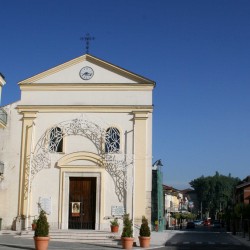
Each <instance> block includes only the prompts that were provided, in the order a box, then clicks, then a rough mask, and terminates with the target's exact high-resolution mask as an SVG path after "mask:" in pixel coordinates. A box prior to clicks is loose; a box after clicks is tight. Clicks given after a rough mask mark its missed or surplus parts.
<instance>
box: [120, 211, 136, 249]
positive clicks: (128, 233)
mask: <svg viewBox="0 0 250 250" xmlns="http://www.w3.org/2000/svg"><path fill="white" fill-rule="evenodd" d="M121 239H122V248H123V249H131V248H132V247H133V243H134V238H133V224H132V220H131V219H130V218H129V214H124V216H123V230H122V236H121Z"/></svg>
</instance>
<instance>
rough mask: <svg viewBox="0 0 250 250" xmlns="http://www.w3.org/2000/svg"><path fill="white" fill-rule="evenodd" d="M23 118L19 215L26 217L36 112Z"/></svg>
mask: <svg viewBox="0 0 250 250" xmlns="http://www.w3.org/2000/svg"><path fill="white" fill-rule="evenodd" d="M22 114H23V118H22V135H21V136H22V138H21V155H20V179H19V198H18V215H19V216H20V215H26V213H27V206H28V199H27V197H28V186H29V175H30V157H31V150H32V148H31V146H32V133H33V129H34V126H33V123H34V119H35V118H36V112H23V113H22Z"/></svg>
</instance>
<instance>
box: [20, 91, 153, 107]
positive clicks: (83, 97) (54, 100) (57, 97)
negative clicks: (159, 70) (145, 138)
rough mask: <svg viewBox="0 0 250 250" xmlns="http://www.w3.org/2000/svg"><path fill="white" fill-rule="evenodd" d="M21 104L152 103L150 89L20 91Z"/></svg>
mask: <svg viewBox="0 0 250 250" xmlns="http://www.w3.org/2000/svg"><path fill="white" fill-rule="evenodd" d="M21 97H22V101H21V104H22V105H152V93H151V91H104V92H103V91H50V92H49V91H22V94H21Z"/></svg>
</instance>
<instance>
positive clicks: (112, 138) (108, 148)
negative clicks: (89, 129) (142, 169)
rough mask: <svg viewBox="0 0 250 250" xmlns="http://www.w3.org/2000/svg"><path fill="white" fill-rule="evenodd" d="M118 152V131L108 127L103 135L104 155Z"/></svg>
mask: <svg viewBox="0 0 250 250" xmlns="http://www.w3.org/2000/svg"><path fill="white" fill-rule="evenodd" d="M119 150H120V131H119V130H118V129H117V128H114V127H110V128H108V129H107V130H106V133H105V153H118V152H119Z"/></svg>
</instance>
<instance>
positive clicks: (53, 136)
mask: <svg viewBox="0 0 250 250" xmlns="http://www.w3.org/2000/svg"><path fill="white" fill-rule="evenodd" d="M49 151H50V152H58V153H61V152H63V132H62V129H61V128H59V127H55V128H53V129H52V130H51V131H50V142H49Z"/></svg>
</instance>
